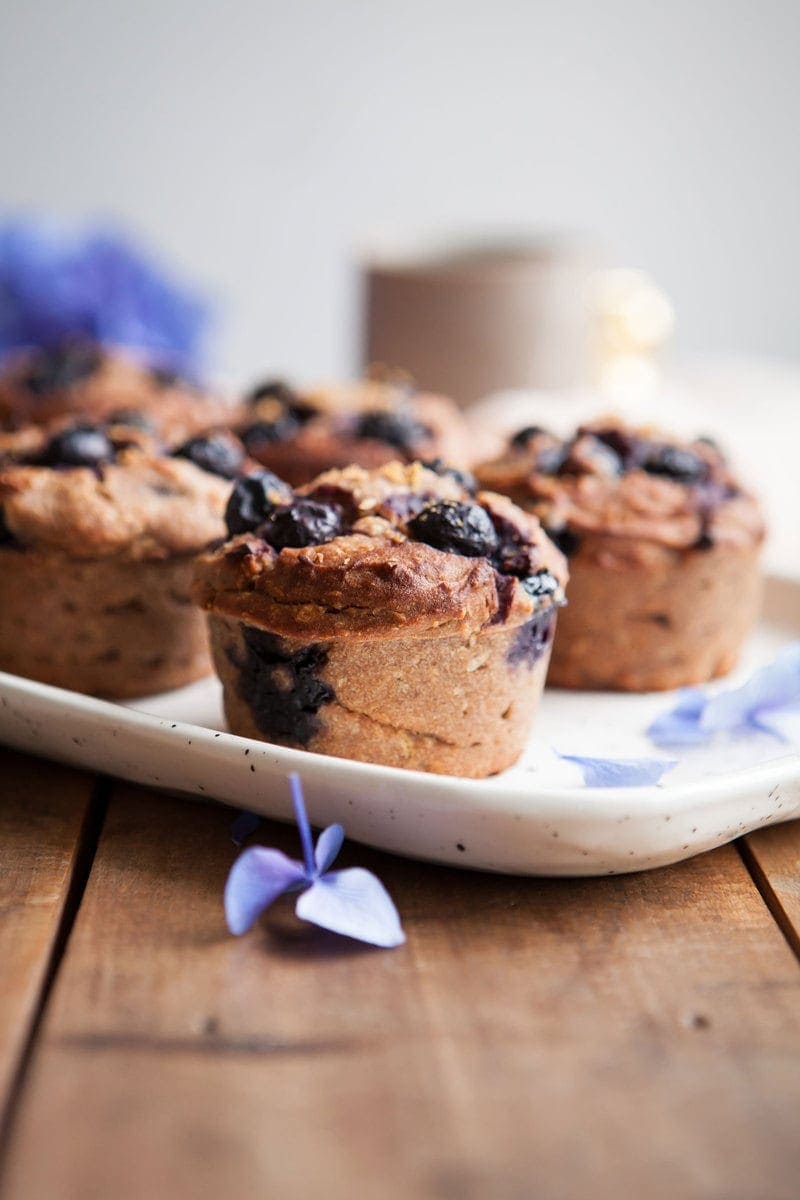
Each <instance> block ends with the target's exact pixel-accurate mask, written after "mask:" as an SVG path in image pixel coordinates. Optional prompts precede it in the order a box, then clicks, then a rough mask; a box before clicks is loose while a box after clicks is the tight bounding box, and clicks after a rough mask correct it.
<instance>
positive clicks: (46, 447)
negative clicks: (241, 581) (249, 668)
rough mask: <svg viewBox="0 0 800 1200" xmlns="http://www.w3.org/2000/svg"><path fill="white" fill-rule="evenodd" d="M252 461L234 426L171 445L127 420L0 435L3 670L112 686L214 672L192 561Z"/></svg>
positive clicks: (109, 690)
mask: <svg viewBox="0 0 800 1200" xmlns="http://www.w3.org/2000/svg"><path fill="white" fill-rule="evenodd" d="M247 465H248V464H247V460H246V459H245V457H244V451H243V448H242V446H241V444H240V443H238V442H237V441H236V439H235V438H234V437H233V436H232V435H231V434H225V433H217V434H213V435H209V436H208V437H206V438H201V437H195V438H192V439H189V440H188V441H187V442H185V443H184V444H183V445H181V446H180V447H178V448H177V450H176V451H174V452H173V453H172V454H168V453H166V452H164V451H162V450H161V449H160V448H159V446H158V445H157V444H156V443H155V442H154V441H153V439H152V438H150V437H149V436H148V435H147V434H146V433H144V432H142V430H141V429H137V428H135V427H134V426H125V425H121V424H115V425H110V426H101V425H98V424H94V425H89V424H87V423H84V424H79V425H62V426H60V427H55V428H52V429H50V430H49V431H47V430H44V429H41V428H28V429H25V430H21V431H19V432H17V433H13V434H8V433H6V434H2V435H0V670H3V671H11V672H13V673H15V674H18V675H25V676H28V677H30V678H32V679H38V680H40V681H41V682H43V683H50V684H56V685H57V686H59V687H65V688H71V689H73V690H75V691H80V692H89V693H92V694H95V695H99V696H109V697H132V696H140V695H147V694H149V693H152V692H158V691H163V690H166V689H168V688H173V687H179V686H180V685H182V684H185V683H189V682H191V681H192V680H194V679H198V678H199V677H201V676H203V675H205V674H208V673H209V671H210V669H211V664H210V659H209V654H208V645H207V638H206V633H205V627H204V619H203V615H202V613H200V612H199V610H197V609H196V608H195V607H194V606H193V604H192V601H191V578H192V571H193V563H194V558H195V556H196V555H197V553H198V551H200V550H201V549H203V548H204V547H205V546H206V545H207V544H208V543H209V541H211V540H212V539H214V538H220V537H222V536H223V535H224V533H225V521H224V513H225V505H226V503H227V501H228V498H229V496H230V493H231V489H232V486H233V484H232V479H233V477H234V476H235V475H237V474H238V473H239V472H240V470H242V469H244V468H246V467H247Z"/></svg>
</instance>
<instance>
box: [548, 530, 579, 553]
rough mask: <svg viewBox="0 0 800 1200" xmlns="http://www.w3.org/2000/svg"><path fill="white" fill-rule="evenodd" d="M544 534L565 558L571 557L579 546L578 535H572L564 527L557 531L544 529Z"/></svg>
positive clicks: (570, 531)
mask: <svg viewBox="0 0 800 1200" xmlns="http://www.w3.org/2000/svg"><path fill="white" fill-rule="evenodd" d="M545 533H546V534H547V536H548V537H549V538H550V541H551V542H553V544H554V545H556V546H558V548H559V550H560V551H561V553H562V554H563V555H565V556H566V557H567V558H569V557H570V556H571V555H573V554H574V553H575V551H576V550H577V549H578V547H579V546H580V544H581V539H580V534H577V533H573V532H572V530H571V529H569V528H568V527H567V526H566V525H562V526H561V527H560V528H559V529H553V528H549V529H548V528H547V527H545Z"/></svg>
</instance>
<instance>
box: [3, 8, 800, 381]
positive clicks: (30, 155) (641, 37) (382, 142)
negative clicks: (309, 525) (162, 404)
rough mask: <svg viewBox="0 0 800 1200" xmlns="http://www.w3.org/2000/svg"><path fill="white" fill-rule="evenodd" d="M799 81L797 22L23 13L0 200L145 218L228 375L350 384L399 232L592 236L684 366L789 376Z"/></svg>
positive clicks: (371, 13) (789, 14)
mask: <svg viewBox="0 0 800 1200" xmlns="http://www.w3.org/2000/svg"><path fill="white" fill-rule="evenodd" d="M799 62H800V4H798V3H797V2H796V0H744V2H742V0H670V2H669V3H664V2H663V0H662V2H659V3H655V2H651V0H639V2H634V0H603V2H602V3H600V2H599V0H551V2H549V3H542V2H540V0H527V2H526V0H493V2H492V3H488V2H487V3H473V2H472V0H403V2H402V3H385V2H384V0H281V3H276V2H275V0H261V2H259V0H229V2H228V3H226V4H222V3H218V4H214V3H208V2H204V0H135V2H134V3H130V2H129V0H126V2H124V3H123V2H121V0H5V3H4V4H3V5H2V8H0V104H1V105H2V122H1V124H0V163H2V189H1V190H0V202H3V203H7V204H9V205H11V206H19V205H36V206H39V207H47V208H50V209H55V210H57V211H59V212H62V213H65V214H67V215H79V216H82V215H85V214H87V213H92V212H101V213H115V214H119V215H121V216H122V217H124V218H125V219H127V220H129V221H131V222H133V223H134V224H135V225H136V227H138V229H139V230H140V231H141V232H142V233H143V234H144V235H145V236H146V237H148V238H150V239H151V240H152V241H153V242H154V243H155V244H156V245H162V246H163V247H164V248H165V249H166V250H168V251H170V252H171V254H172V255H173V256H174V258H175V260H176V261H177V263H178V264H179V265H180V266H181V267H182V268H184V270H189V271H192V272H194V274H195V275H196V276H197V277H198V278H199V279H200V281H201V282H203V283H204V284H205V285H206V286H207V287H208V288H209V289H210V290H211V291H212V292H215V293H216V294H217V296H218V297H219V299H220V303H221V304H222V306H223V307H225V309H226V312H227V321H226V328H225V334H226V336H225V339H224V342H223V345H222V351H221V354H222V361H221V364H220V365H221V366H222V367H224V368H226V369H228V370H231V371H233V372H235V373H236V374H237V375H239V374H243V375H249V374H252V373H254V372H257V371H258V370H260V369H261V368H262V367H264V368H266V367H270V368H279V369H285V370H289V371H292V372H294V373H297V374H299V375H300V376H301V377H309V376H310V377H313V376H316V375H318V374H321V373H322V374H327V373H330V372H333V371H340V370H345V369H347V368H348V367H350V366H351V365H352V364H353V362H354V360H355V353H356V344H357V338H356V334H355V328H356V295H357V293H356V289H355V286H354V280H355V272H354V269H353V254H352V251H353V248H354V246H355V245H357V243H358V240H359V237H360V236H361V235H362V234H363V232H364V231H365V230H367V229H369V228H371V227H373V226H382V225H387V224H390V225H391V224H394V225H407V226H412V227H420V226H422V227H425V226H430V225H433V226H436V227H447V226H458V227H461V228H463V227H466V228H469V227H472V226H479V227H481V228H485V227H487V226H490V227H491V226H492V225H496V226H498V227H501V228H502V227H507V226H512V227H520V226H526V225H533V226H535V225H539V224H542V225H545V226H548V227H568V228H578V229H585V230H594V231H597V232H599V233H600V234H601V235H602V236H603V237H604V238H605V239H606V241H607V243H608V244H609V246H610V248H611V251H612V256H613V258H614V259H615V260H616V261H618V262H619V263H620V264H624V265H640V266H644V267H647V268H648V269H649V270H651V271H652V273H653V274H654V275H655V277H656V278H657V279H658V280H659V282H661V283H662V284H663V285H664V286H665V287H666V288H667V290H668V291H669V292H670V294H671V295H672V297H673V299H674V301H675V304H676V307H677V310H678V318H679V325H678V335H677V336H678V347H679V348H680V349H682V350H688V351H722V352H728V351H742V350H743V351H754V352H767V353H773V354H778V355H784V356H792V355H795V354H796V353H797V350H798V320H799V317H800V312H799V310H800V304H798V285H797V281H798V276H800V165H799V162H798V145H799V144H800V103H799V100H800V70H798V63H799Z"/></svg>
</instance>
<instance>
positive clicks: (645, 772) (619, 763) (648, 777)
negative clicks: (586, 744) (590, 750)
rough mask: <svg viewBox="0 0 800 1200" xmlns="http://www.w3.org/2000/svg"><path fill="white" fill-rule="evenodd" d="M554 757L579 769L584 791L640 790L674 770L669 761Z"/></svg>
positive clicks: (576, 756)
mask: <svg viewBox="0 0 800 1200" xmlns="http://www.w3.org/2000/svg"><path fill="white" fill-rule="evenodd" d="M556 753H558V751H556ZM558 757H559V758H563V759H564V761H565V762H572V763H575V764H576V766H578V767H580V769H581V771H582V772H583V782H584V783H585V784H586V786H587V787H601V788H603V787H643V786H646V785H647V784H653V783H658V782H659V781H660V779H661V776H662V775H663V774H665V772H666V771H671V770H672V768H673V767H674V766H677V760H676V759H669V758H590V757H587V756H584V755H581V754H559V755H558Z"/></svg>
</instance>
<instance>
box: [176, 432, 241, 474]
mask: <svg viewBox="0 0 800 1200" xmlns="http://www.w3.org/2000/svg"><path fill="white" fill-rule="evenodd" d="M174 454H175V457H176V458H188V460H189V462H193V463H194V465H195V466H196V467H200V468H201V469H202V470H203V471H208V472H209V473H210V474H211V475H220V476H222V478H223V479H235V478H236V476H237V475H238V474H239V472H240V471H241V469H242V463H243V462H244V450H243V449H242V447H241V445H240V444H239V443H238V442H236V441H234V439H233V438H232V437H230V436H229V435H227V434H224V433H209V434H207V435H206V436H205V437H193V438H189V440H188V442H184V443H183V445H182V446H179V447H178V449H177V450H175V451H174Z"/></svg>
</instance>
